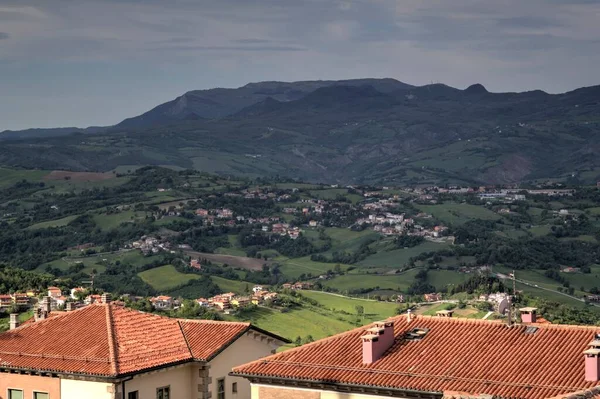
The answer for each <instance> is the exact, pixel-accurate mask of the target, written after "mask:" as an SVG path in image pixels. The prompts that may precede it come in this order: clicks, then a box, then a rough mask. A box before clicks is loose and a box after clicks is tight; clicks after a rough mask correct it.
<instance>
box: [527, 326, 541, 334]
mask: <svg viewBox="0 0 600 399" xmlns="http://www.w3.org/2000/svg"><path fill="white" fill-rule="evenodd" d="M537 330H538V328H537V327H531V326H530V327H527V328H526V329H525V334H535V332H536V331H537Z"/></svg>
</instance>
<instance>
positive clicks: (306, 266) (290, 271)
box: [281, 256, 348, 278]
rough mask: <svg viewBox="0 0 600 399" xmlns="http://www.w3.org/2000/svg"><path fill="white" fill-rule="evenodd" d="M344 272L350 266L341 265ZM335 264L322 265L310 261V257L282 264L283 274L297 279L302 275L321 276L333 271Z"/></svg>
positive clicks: (289, 260) (290, 260)
mask: <svg viewBox="0 0 600 399" xmlns="http://www.w3.org/2000/svg"><path fill="white" fill-rule="evenodd" d="M341 266H342V270H345V269H346V268H347V267H348V266H347V265H341ZM334 267H335V263H322V262H313V261H312V260H310V256H305V257H303V258H294V259H288V260H285V261H283V262H282V264H281V272H282V273H283V274H285V275H286V276H289V277H292V278H297V277H298V276H300V275H301V274H308V273H311V274H312V275H313V276H319V275H321V274H324V273H326V272H327V270H333V268H334Z"/></svg>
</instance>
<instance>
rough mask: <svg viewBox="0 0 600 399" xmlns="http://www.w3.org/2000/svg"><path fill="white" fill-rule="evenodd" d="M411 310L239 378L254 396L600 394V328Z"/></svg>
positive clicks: (249, 368)
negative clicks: (476, 317) (467, 316)
mask: <svg viewBox="0 0 600 399" xmlns="http://www.w3.org/2000/svg"><path fill="white" fill-rule="evenodd" d="M520 311H521V320H520V322H519V323H514V322H513V323H510V324H507V322H506V321H501V320H474V319H461V318H454V317H452V314H451V312H442V313H443V314H440V315H439V316H414V315H412V314H411V313H408V314H407V315H402V316H398V317H394V318H390V319H388V320H385V321H383V322H378V323H373V324H371V325H368V326H366V327H360V328H357V329H354V330H351V331H348V332H345V333H342V334H338V335H335V336H332V337H329V338H325V339H322V340H319V341H315V342H313V343H310V344H307V345H304V346H301V347H298V348H294V349H290V350H288V351H285V352H280V353H277V354H275V355H272V356H269V357H267V358H264V359H261V360H257V361H254V362H251V363H248V364H245V365H243V366H239V367H235V368H234V370H233V372H232V373H231V375H232V376H236V377H245V378H247V379H248V380H249V381H250V382H251V384H252V399H277V398H286V399H287V398H291V399H295V398H306V399H325V398H327V399H329V398H331V399H333V398H335V399H367V398H369V399H376V398H379V397H388V398H389V397H396V398H404V399H419V398H420V399H546V398H556V399H558V398H569V399H571V398H573V399H575V398H590V399H591V398H594V399H597V398H600V335H599V334H600V327H598V326H572V325H553V324H549V323H539V322H538V321H539V320H538V316H537V314H536V309H535V308H523V309H520Z"/></svg>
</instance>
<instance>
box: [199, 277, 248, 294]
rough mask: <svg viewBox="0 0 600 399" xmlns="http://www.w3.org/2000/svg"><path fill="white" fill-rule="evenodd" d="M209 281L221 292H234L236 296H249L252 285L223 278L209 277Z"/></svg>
mask: <svg viewBox="0 0 600 399" xmlns="http://www.w3.org/2000/svg"><path fill="white" fill-rule="evenodd" d="M210 278H211V280H212V281H213V282H214V283H215V284H216V285H218V286H219V288H220V289H221V291H223V292H235V293H236V294H251V293H252V287H254V284H253V283H247V282H245V281H237V280H228V279H226V278H223V277H218V276H211V277H210Z"/></svg>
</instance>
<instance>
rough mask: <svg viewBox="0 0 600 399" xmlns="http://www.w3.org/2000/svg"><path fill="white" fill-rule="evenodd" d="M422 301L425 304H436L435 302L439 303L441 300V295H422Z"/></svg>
mask: <svg viewBox="0 0 600 399" xmlns="http://www.w3.org/2000/svg"><path fill="white" fill-rule="evenodd" d="M423 299H425V302H437V301H441V300H442V294H436V293H431V294H425V295H423Z"/></svg>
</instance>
